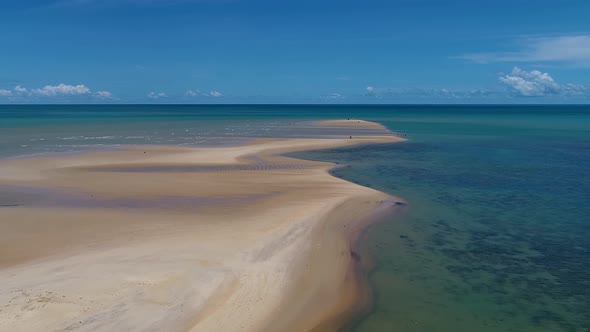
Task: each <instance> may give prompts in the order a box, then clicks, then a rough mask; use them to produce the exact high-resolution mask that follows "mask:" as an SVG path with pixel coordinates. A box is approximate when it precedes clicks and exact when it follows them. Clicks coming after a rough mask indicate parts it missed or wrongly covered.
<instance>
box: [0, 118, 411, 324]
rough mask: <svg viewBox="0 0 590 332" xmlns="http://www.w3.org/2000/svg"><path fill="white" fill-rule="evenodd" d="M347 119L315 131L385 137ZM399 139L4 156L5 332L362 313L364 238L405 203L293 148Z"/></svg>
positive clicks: (310, 319)
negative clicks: (358, 267)
mask: <svg viewBox="0 0 590 332" xmlns="http://www.w3.org/2000/svg"><path fill="white" fill-rule="evenodd" d="M350 121H352V120H350ZM350 121H348V120H343V121H329V122H322V123H319V124H318V125H321V126H355V127H358V128H373V129H375V128H382V127H379V126H380V125H378V124H374V123H370V122H364V121H363V122H356V121H358V120H354V122H355V123H354V124H353V123H352V122H350ZM399 140H401V139H399V138H396V137H393V136H391V135H387V134H384V135H379V136H355V137H354V138H353V139H350V138H348V137H346V138H325V139H261V140H256V141H253V142H251V143H250V144H246V145H243V146H237V147H218V148H184V147H162V146H134V147H128V148H126V149H125V150H122V151H114V152H92V153H83V154H79V155H74V156H67V157H44V158H34V159H22V160H5V161H2V162H0V193H4V194H2V195H0V203H2V204H3V206H0V284H1V285H2V287H1V288H0V330H1V331H58V330H59V331H63V330H80V331H97V330H99V331H311V330H312V329H314V328H317V327H318V326H321V324H325V323H326V322H328V321H331V320H333V319H335V318H336V317H338V315H340V314H342V312H345V311H346V310H348V309H349V308H350V307H351V306H352V305H354V302H355V301H356V300H357V296H358V294H357V293H356V292H357V289H356V288H355V282H356V280H355V278H354V273H353V269H352V267H353V261H354V255H351V239H354V237H355V234H357V233H358V231H359V229H362V227H363V225H365V224H366V222H367V220H368V219H369V218H371V217H372V216H374V215H375V214H376V213H379V211H383V210H387V209H391V208H392V205H393V204H392V197H390V196H388V195H385V194H383V193H381V192H377V191H375V190H372V189H369V188H365V187H362V186H358V185H355V184H352V183H349V182H346V181H344V180H341V179H338V178H335V177H333V176H331V175H329V174H328V172H327V171H328V170H329V169H330V168H331V167H333V165H332V164H330V163H322V162H313V161H305V160H299V159H294V158H289V157H284V156H281V154H284V153H287V152H292V151H301V150H309V149H322V148H330V147H338V146H346V145H353V144H359V143H385V142H395V141H399Z"/></svg>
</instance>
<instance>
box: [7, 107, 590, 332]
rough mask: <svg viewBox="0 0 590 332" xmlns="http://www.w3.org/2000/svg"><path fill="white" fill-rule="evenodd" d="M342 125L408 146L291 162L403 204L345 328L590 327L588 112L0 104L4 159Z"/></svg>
mask: <svg viewBox="0 0 590 332" xmlns="http://www.w3.org/2000/svg"><path fill="white" fill-rule="evenodd" d="M346 117H359V118H363V119H367V120H374V121H379V122H381V123H383V124H384V125H386V126H387V127H388V128H390V129H392V130H395V131H401V132H405V133H407V134H408V138H409V141H408V142H405V143H398V144H386V145H374V146H363V147H354V148H346V149H334V150H325V151H316V152H306V153H300V154H298V155H299V156H302V157H305V158H310V159H321V160H330V161H337V162H340V163H343V164H346V165H348V166H349V167H343V168H339V169H337V170H335V171H334V174H335V175H336V176H339V177H343V178H346V179H348V180H350V181H354V182H357V183H360V184H362V185H366V186H370V187H373V188H376V189H379V190H382V191H385V192H388V193H392V194H395V195H398V196H401V197H404V198H405V199H406V200H407V201H408V202H409V203H410V208H409V210H408V212H407V213H406V214H405V215H404V216H402V217H399V218H396V219H394V220H389V221H386V222H384V223H381V224H378V225H375V226H373V227H372V228H371V229H370V230H369V232H368V234H367V237H366V238H365V239H364V242H363V244H362V245H363V246H364V247H365V251H366V252H367V255H368V256H370V257H371V258H372V261H373V268H372V269H371V271H370V274H369V280H370V283H371V287H372V289H373V293H374V302H373V305H372V307H371V308H370V310H369V311H368V312H367V313H366V314H364V315H362V316H360V317H357V318H356V319H355V320H354V321H353V322H351V325H350V326H349V328H348V330H351V331H367V332H376V331H408V332H413V331H576V332H578V331H590V314H588V313H590V204H588V202H587V201H588V198H589V197H590V176H589V175H588V174H589V173H590V107H586V106H526V107H525V106H518V107H517V106H379V107H375V106H346V107H343V106H330V107H328V106H325V107H319V106H313V107H312V106H201V107H196V106H18V107H15V106H0V139H1V140H0V156H2V157H14V156H19V155H27V154H36V153H45V152H54V151H62V152H64V151H66V152H68V151H79V150H84V149H95V148H108V147H112V146H116V145H118V144H151V143H155V144H189V145H199V144H234V143H238V142H240V141H241V140H243V139H244V138H251V137H264V136H280V137H294V136H298V135H301V133H302V131H304V134H305V135H308V136H313V135H316V134H318V133H317V132H314V131H313V130H312V131H307V132H305V129H303V128H304V127H305V125H306V123H307V122H308V121H309V120H312V119H323V118H346ZM66 138H67V139H66Z"/></svg>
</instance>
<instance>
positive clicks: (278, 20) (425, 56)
mask: <svg viewBox="0 0 590 332" xmlns="http://www.w3.org/2000/svg"><path fill="white" fill-rule="evenodd" d="M588 12H590V2H588V1H582V0H567V5H564V4H563V3H557V2H555V1H550V0H539V1H537V2H535V6H531V5H530V4H529V3H527V2H524V1H523V2H520V1H517V2H515V1H510V0H497V1H494V2H493V3H485V4H482V3H481V2H477V3H474V2H473V1H469V0H449V1H445V2H444V3H441V2H440V1H438V0H423V1H419V2H415V1H407V0H392V1H387V2H385V1H380V0H367V1H365V2H362V3H361V2H359V1H353V0H341V1H336V0H326V1H322V2H317V1H312V0H300V1H291V0H287V1H281V2H276V1H271V0H250V1H247V2H246V1H245V0H170V1H164V0H121V1H115V0H36V1H33V2H26V1H25V2H5V3H2V4H0V28H3V29H4V30H5V31H8V30H10V31H12V32H13V33H11V34H6V35H5V36H4V39H3V51H2V52H0V64H1V65H0V103H52V102H55V103H62V102H64V103H66V102H72V103H113V102H120V103H260V102H261V103H266V102H269V103H431V102H432V103H437V102H449V103H455V102H457V103H461V102H471V103H544V102H563V103H590V88H589V87H590V31H589V29H590V27H589V26H588V24H587V20H588V19H587V13H588ZM520 13H527V15H521V14H520ZM107 22H108V24H107ZM350 22H356V24H354V25H351V24H350ZM498 22H502V24H498ZM41 54H42V55H43V56H40V55H41ZM91 87H99V89H91Z"/></svg>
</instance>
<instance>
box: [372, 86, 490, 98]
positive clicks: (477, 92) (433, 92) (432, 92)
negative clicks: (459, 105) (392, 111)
mask: <svg viewBox="0 0 590 332" xmlns="http://www.w3.org/2000/svg"><path fill="white" fill-rule="evenodd" d="M367 91H369V90H368V89H367ZM500 95H501V94H500V93H499V92H498V91H492V90H482V89H466V90H450V89H444V88H443V89H427V88H378V87H372V89H371V90H370V92H369V93H367V94H365V96H368V97H372V98H377V99H382V98H396V99H400V98H401V99H403V98H412V99H436V100H439V99H440V100H448V99H452V100H473V99H487V98H490V97H498V96H500Z"/></svg>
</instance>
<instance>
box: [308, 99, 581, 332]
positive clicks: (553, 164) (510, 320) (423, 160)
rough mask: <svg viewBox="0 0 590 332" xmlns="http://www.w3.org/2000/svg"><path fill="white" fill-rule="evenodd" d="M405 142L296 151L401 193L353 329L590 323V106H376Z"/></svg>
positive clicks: (536, 327) (381, 229) (380, 228)
mask: <svg viewBox="0 0 590 332" xmlns="http://www.w3.org/2000/svg"><path fill="white" fill-rule="evenodd" d="M372 119H374V120H379V121H381V122H382V123H384V124H385V125H386V126H388V127H390V128H392V129H395V130H399V131H405V132H408V133H409V136H410V141H408V142H406V143H400V144H389V145H382V146H368V147H357V148H348V149H338V150H329V151H322V152H312V153H305V154H304V155H303V154H300V156H305V157H306V158H310V159H321V160H333V161H338V162H340V163H344V164H348V165H349V166H350V167H348V168H339V169H337V170H335V171H334V173H335V175H337V176H339V177H343V178H346V179H349V180H352V181H354V182H357V183H360V184H362V185H365V186H370V187H373V188H376V189H379V190H382V191H386V192H389V193H392V194H396V195H400V196H402V197H404V198H405V199H406V200H407V201H408V202H409V203H410V205H411V206H410V209H409V212H408V213H407V214H406V215H405V216H403V217H402V218H401V219H398V220H392V221H389V222H385V223H382V224H379V225H376V226H374V227H373V228H371V229H370V231H369V234H368V236H367V238H366V239H365V243H364V246H365V247H366V250H367V251H368V253H369V255H370V256H371V257H372V258H373V259H374V267H373V269H372V270H371V271H370V282H371V285H372V287H373V290H374V295H375V296H374V303H373V307H372V308H371V311H370V312H369V313H368V314H366V315H364V316H362V317H360V318H359V319H358V320H356V321H355V322H354V323H353V324H352V326H351V328H350V329H349V330H351V331H367V332H369V331H371V332H375V331H590V204H588V203H587V200H588V198H589V197H590V175H589V173H590V108H588V107H586V108H584V107H578V108H560V107H542V108H538V109H535V108H527V109H523V108H502V107H498V108H476V107H473V108H471V109H464V108H462V109H459V110H453V108H452V107H449V108H434V109H421V110H408V111H403V112H394V111H392V113H391V114H388V115H386V116H385V115H383V116H381V115H379V114H377V115H375V116H374V117H372Z"/></svg>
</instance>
